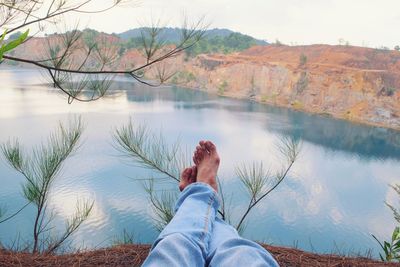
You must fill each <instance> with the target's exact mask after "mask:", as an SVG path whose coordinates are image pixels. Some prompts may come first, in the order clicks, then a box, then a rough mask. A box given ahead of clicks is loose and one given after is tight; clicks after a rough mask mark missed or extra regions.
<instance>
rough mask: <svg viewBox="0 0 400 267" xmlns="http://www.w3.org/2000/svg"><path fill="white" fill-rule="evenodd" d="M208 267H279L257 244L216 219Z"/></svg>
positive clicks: (207, 261) (207, 260)
mask: <svg viewBox="0 0 400 267" xmlns="http://www.w3.org/2000/svg"><path fill="white" fill-rule="evenodd" d="M208 251H209V253H208V255H207V259H206V263H207V265H208V266H248V267H250V266H279V265H278V264H277V262H276V261H275V259H274V258H273V257H272V256H271V254H270V253H269V252H268V251H267V250H265V249H264V248H263V247H261V246H260V245H259V244H257V243H256V242H253V241H251V240H247V239H245V238H242V237H240V236H239V234H238V232H237V231H236V229H235V228H233V227H232V226H230V225H229V224H227V223H226V222H224V221H223V220H221V219H219V218H216V219H215V222H214V227H213V232H212V236H211V239H210V244H209V250H208Z"/></svg>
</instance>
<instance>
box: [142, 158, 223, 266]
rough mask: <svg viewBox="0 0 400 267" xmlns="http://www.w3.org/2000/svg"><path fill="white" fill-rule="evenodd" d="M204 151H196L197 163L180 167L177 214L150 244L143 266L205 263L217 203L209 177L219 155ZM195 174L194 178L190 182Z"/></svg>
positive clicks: (203, 264) (202, 264) (213, 172)
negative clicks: (184, 167)
mask: <svg viewBox="0 0 400 267" xmlns="http://www.w3.org/2000/svg"><path fill="white" fill-rule="evenodd" d="M196 151H197V150H196ZM203 153H206V151H200V152H198V153H197V156H196V157H195V159H196V162H197V163H198V164H197V165H196V167H192V168H188V169H185V170H184V171H183V173H182V176H181V182H180V184H179V188H180V189H181V190H183V191H182V193H181V195H180V197H179V199H178V201H177V204H176V214H175V216H174V218H173V219H172V220H171V222H170V223H169V224H168V225H167V226H166V227H165V229H164V230H163V231H162V232H161V234H160V235H159V237H158V238H157V240H156V241H155V243H154V244H153V247H152V250H151V252H150V254H149V256H148V258H147V259H146V261H145V262H144V264H143V266H163V265H164V266H205V259H206V256H207V253H208V244H209V241H210V237H211V232H212V228H213V226H214V220H215V218H216V214H217V211H218V207H219V200H218V195H217V192H216V191H215V188H214V186H215V185H216V183H214V182H213V181H212V175H214V174H216V172H217V169H218V166H219V157H218V154H217V153H216V151H213V153H209V152H207V154H203ZM196 175H197V182H195V183H193V182H194V181H195V180H196ZM214 180H215V175H214Z"/></svg>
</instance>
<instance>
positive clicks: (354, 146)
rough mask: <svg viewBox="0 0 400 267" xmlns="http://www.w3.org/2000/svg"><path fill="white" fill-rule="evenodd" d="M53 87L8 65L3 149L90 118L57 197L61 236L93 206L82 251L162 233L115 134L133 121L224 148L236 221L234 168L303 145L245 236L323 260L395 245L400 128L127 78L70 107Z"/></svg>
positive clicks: (12, 175)
mask: <svg viewBox="0 0 400 267" xmlns="http://www.w3.org/2000/svg"><path fill="white" fill-rule="evenodd" d="M45 81H46V80H45V79H44V78H43V76H42V75H41V73H40V72H39V71H37V70H30V69H7V68H5V67H3V68H2V69H0V129H1V131H0V143H4V142H6V141H7V140H9V139H13V138H19V140H20V142H21V143H22V144H23V145H24V147H25V148H26V150H27V151H29V150H30V149H31V147H32V146H35V145H38V144H40V143H41V142H42V141H45V140H46V138H47V136H48V135H49V133H50V132H51V131H54V130H55V128H56V127H57V124H58V122H59V121H63V122H67V121H68V118H71V117H72V116H74V115H81V117H82V120H83V121H84V122H85V126H86V127H85V132H84V135H83V138H82V142H81V147H80V149H79V150H78V152H76V153H75V154H74V156H73V157H71V158H70V159H68V160H67V161H66V163H65V166H64V168H63V171H62V173H61V175H60V177H59V179H57V180H56V182H55V183H54V188H53V191H52V194H51V208H52V209H53V210H54V212H56V213H57V215H56V219H55V225H56V228H55V229H63V222H64V221H65V220H66V219H67V218H68V216H70V215H71V214H72V213H73V211H74V208H75V203H76V201H77V199H93V200H94V201H95V204H94V208H93V211H92V214H91V216H90V218H89V219H88V221H86V222H85V223H84V224H83V225H82V227H81V228H80V229H79V231H78V232H77V233H76V234H75V235H74V236H73V238H72V239H71V244H70V246H71V247H72V248H79V247H81V248H98V247H105V246H109V245H111V244H113V242H115V239H116V237H118V236H121V235H122V234H123V232H124V231H126V232H128V233H132V235H133V236H134V238H135V240H136V241H137V242H141V243H151V242H152V241H153V240H154V239H155V238H156V236H157V233H158V232H157V230H156V228H155V227H154V224H153V221H152V219H151V206H150V204H149V201H148V200H147V195H146V193H145V192H144V190H143V187H142V185H141V182H140V180H141V179H144V178H147V177H149V175H151V174H152V173H151V171H150V170H148V169H143V168H140V167H138V166H134V165H133V164H129V161H127V160H126V159H124V158H122V157H121V154H120V153H119V152H118V151H117V150H116V149H115V148H114V142H113V139H112V134H113V131H114V130H115V128H117V127H120V126H122V125H124V124H126V123H128V122H129V120H130V118H132V119H133V120H134V121H135V122H141V123H146V124H147V125H148V127H149V128H150V129H152V130H154V131H155V132H159V131H162V133H163V134H164V136H165V137H166V138H167V140H168V141H169V142H173V141H174V140H176V139H177V138H179V139H180V141H181V144H182V145H183V146H184V147H187V149H188V150H189V151H193V150H194V148H195V146H196V144H197V142H198V141H199V140H201V139H209V140H212V141H213V142H215V144H216V145H217V147H218V150H219V153H220V156H221V165H220V170H219V177H220V178H221V180H222V182H223V183H224V191H225V192H226V195H228V196H229V195H231V196H232V197H231V214H232V220H233V221H235V220H237V218H238V216H239V215H240V214H241V213H242V212H243V210H244V209H245V208H246V206H247V198H246V193H245V191H244V189H243V187H242V186H241V185H240V183H239V182H238V179H237V177H236V175H235V167H236V166H238V165H240V164H242V163H251V162H253V161H257V162H260V161H262V162H263V163H264V164H265V166H269V167H270V168H271V170H275V171H277V170H278V168H279V166H280V164H281V163H282V162H281V161H282V159H281V158H280V157H278V155H277V153H276V149H275V144H276V143H277V142H278V140H279V139H280V138H281V137H295V138H298V139H300V140H301V141H302V150H301V154H300V157H299V159H298V160H297V161H296V163H295V164H294V166H293V168H292V170H291V172H290V174H289V176H288V177H287V178H286V179H285V180H284V181H283V182H282V183H281V185H279V187H278V188H277V189H276V190H275V191H273V192H272V193H271V194H270V195H269V196H268V197H267V198H266V199H265V200H264V201H263V202H262V203H261V204H260V205H259V206H257V208H256V209H254V210H253V211H252V212H251V214H250V215H249V218H248V221H247V227H246V229H245V231H244V233H243V235H244V236H245V237H247V238H250V239H253V240H257V241H262V242H267V243H270V244H274V245H283V246H296V247H298V248H300V249H305V250H308V251H316V252H322V253H330V252H334V253H345V254H349V253H350V254H351V253H366V251H368V250H369V249H372V250H373V252H374V255H375V256H377V252H379V246H378V244H377V243H376V242H375V241H374V240H373V238H372V237H371V234H374V235H375V236H377V237H378V238H379V239H380V240H383V239H389V238H390V236H391V232H392V230H393V228H394V227H395V225H396V223H395V220H394V219H393V216H392V213H391V211H390V210H389V209H388V208H387V207H386V206H385V203H384V202H385V201H387V202H389V203H392V204H394V205H397V206H398V203H399V198H398V196H397V195H396V194H395V193H394V191H393V190H392V189H391V188H390V187H389V184H394V183H396V182H399V183H400V132H396V131H394V130H389V129H384V128H377V127H370V126H364V125H360V124H354V123H350V122H346V121H341V120H335V119H332V118H327V117H322V116H316V115H310V114H305V113H301V112H296V111H291V110H288V109H284V108H276V107H270V106H266V105H262V104H258V103H254V102H250V101H244V100H235V99H229V98H224V97H218V96H212V95H208V94H206V93H204V92H200V91H193V90H188V89H184V88H176V87H158V88H149V87H146V86H143V85H140V84H137V83H133V82H132V81H131V80H129V78H125V77H121V78H118V82H116V84H115V87H116V90H115V91H114V93H115V94H113V95H112V96H111V97H108V98H104V99H101V100H99V101H96V102H91V103H79V102H73V103H72V104H71V105H69V104H67V98H66V97H65V95H63V94H62V93H60V92H59V91H57V90H55V89H53V88H51V87H48V86H44V85H43V84H44V82H45ZM0 178H1V184H2V185H1V187H0V205H1V206H3V207H6V209H7V211H8V213H12V212H13V211H15V210H17V209H19V208H20V207H22V206H23V205H24V204H25V203H26V200H24V198H23V197H22V191H21V183H22V182H23V181H24V179H23V177H22V176H21V175H20V174H19V173H17V172H15V171H14V170H13V169H11V168H10V167H8V165H7V164H6V163H5V161H4V160H3V159H2V160H1V161H0ZM171 186H173V184H168V185H167V186H166V189H167V190H172V188H171ZM33 215H34V207H33V206H29V207H28V208H26V209H25V210H23V211H22V212H21V213H20V214H19V215H18V216H16V217H15V218H13V219H12V220H10V221H7V222H5V223H3V224H0V240H1V242H2V243H3V244H4V245H6V246H11V244H12V243H13V241H15V240H19V242H20V243H23V242H24V241H29V240H31V239H30V238H31V233H32V225H33V219H34V217H33Z"/></svg>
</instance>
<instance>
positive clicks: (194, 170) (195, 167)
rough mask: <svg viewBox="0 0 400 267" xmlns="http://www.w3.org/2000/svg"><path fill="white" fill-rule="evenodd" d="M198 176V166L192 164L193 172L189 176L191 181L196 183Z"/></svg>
mask: <svg viewBox="0 0 400 267" xmlns="http://www.w3.org/2000/svg"><path fill="white" fill-rule="evenodd" d="M196 177H197V166H196V165H195V166H192V172H191V175H190V177H189V183H194V182H196Z"/></svg>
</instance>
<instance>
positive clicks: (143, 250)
mask: <svg viewBox="0 0 400 267" xmlns="http://www.w3.org/2000/svg"><path fill="white" fill-rule="evenodd" d="M264 247H265V248H267V249H268V250H269V251H270V252H271V253H272V254H273V255H274V257H275V258H276V260H277V261H278V262H279V264H280V265H281V266H332V267H333V266H335V267H339V266H343V267H344V266H399V265H398V264H395V263H391V264H390V263H386V264H385V263H383V262H380V261H373V260H369V259H365V258H347V257H342V256H336V255H318V254H313V253H308V252H304V251H301V250H298V249H293V248H283V247H275V246H274V247H272V246H267V245H264ZM149 249H150V246H149V245H121V246H115V247H112V248H106V249H99V250H94V251H87V252H80V253H75V254H65V255H57V256H55V255H47V256H45V255H32V254H29V253H22V252H19V253H15V252H9V251H6V250H0V266H32V267H35V266H140V265H141V264H142V263H143V261H144V259H145V258H146V257H147V255H148V252H149Z"/></svg>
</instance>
